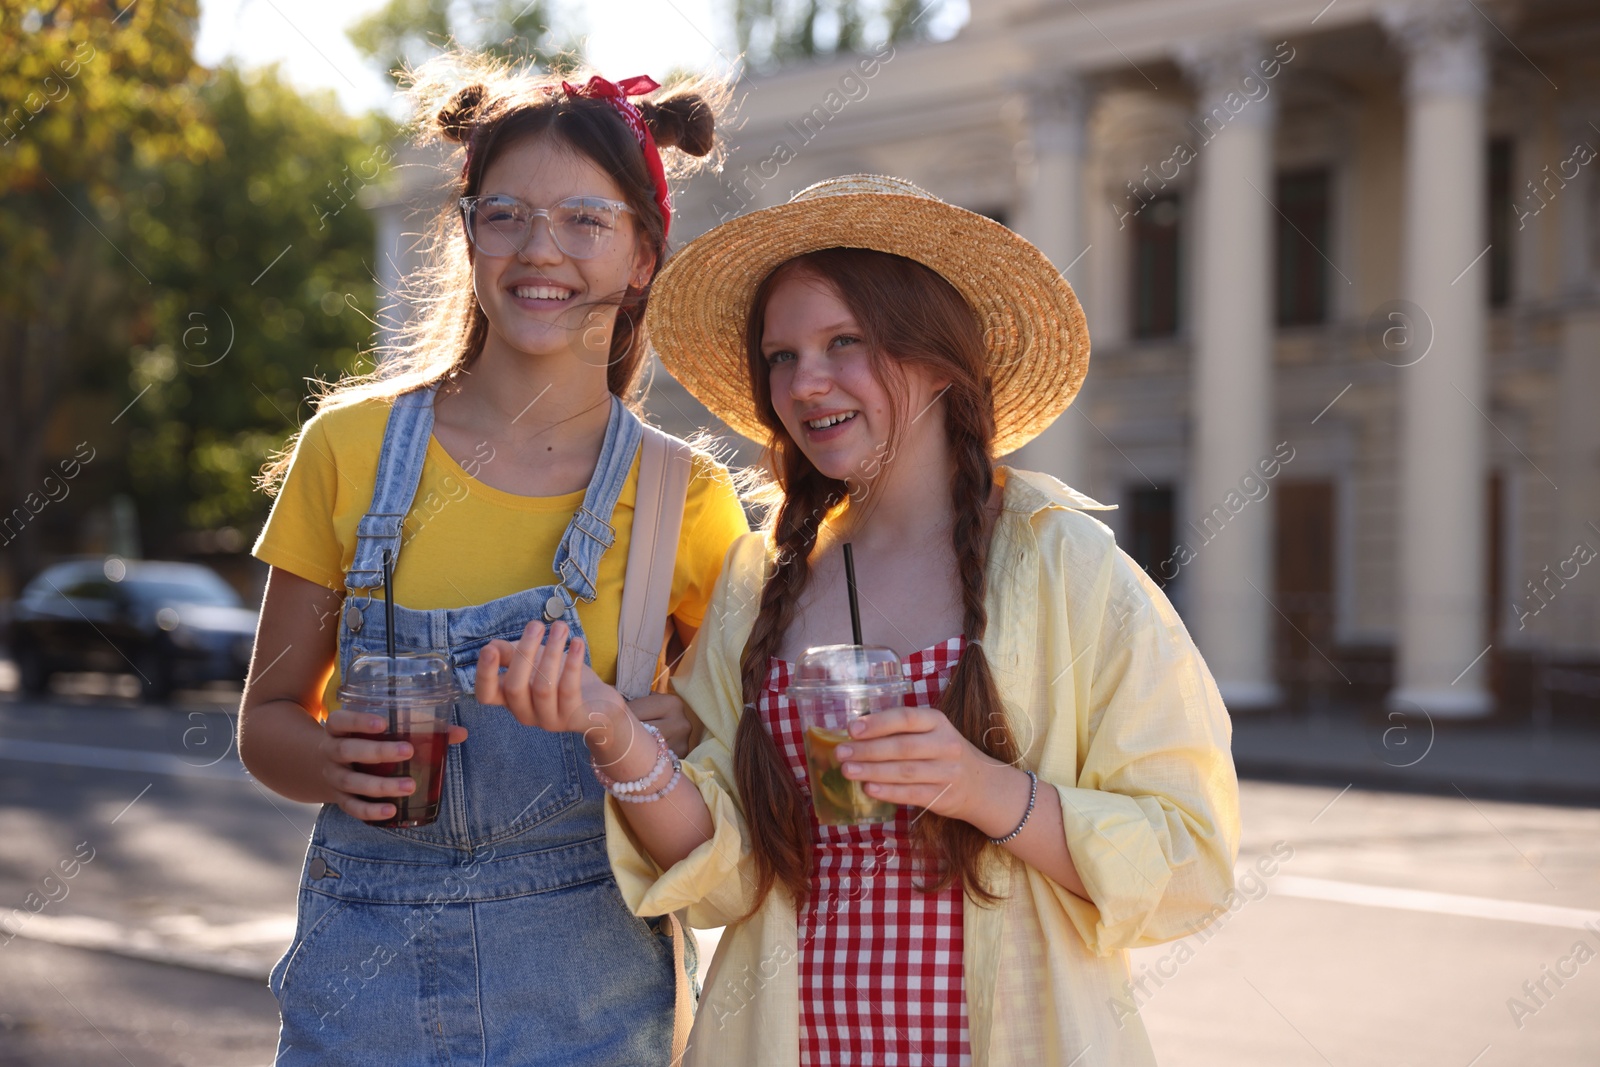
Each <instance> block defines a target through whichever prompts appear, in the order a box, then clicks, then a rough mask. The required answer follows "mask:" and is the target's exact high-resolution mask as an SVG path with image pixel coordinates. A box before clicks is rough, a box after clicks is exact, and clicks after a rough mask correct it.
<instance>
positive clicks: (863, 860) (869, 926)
mask: <svg viewBox="0 0 1600 1067" xmlns="http://www.w3.org/2000/svg"><path fill="white" fill-rule="evenodd" d="M964 646H965V638H964V637H959V636H958V637H952V638H950V639H949V640H946V641H944V642H942V643H940V644H937V645H934V646H933V647H931V648H926V649H923V650H922V651H920V652H915V653H913V654H912V655H911V656H910V657H909V658H907V659H906V661H905V663H904V664H902V670H903V671H904V672H905V675H906V680H907V681H908V682H910V683H911V691H910V692H909V693H907V694H906V697H905V702H906V704H907V705H910V706H913V707H917V706H920V707H931V706H933V705H935V704H937V703H938V701H939V697H940V695H941V693H942V692H943V690H944V686H945V685H946V684H947V683H948V682H949V680H950V672H951V671H952V670H954V669H955V665H956V661H957V660H958V659H960V657H961V650H962V648H963V647H964ZM792 668H793V664H791V663H789V662H787V661H784V660H779V659H776V658H774V659H772V660H771V662H770V664H769V671H768V674H767V685H766V688H765V689H764V690H763V691H762V694H761V701H760V705H759V709H760V712H761V717H762V721H763V722H764V723H765V724H766V727H767V729H768V730H769V731H770V732H771V733H772V736H773V738H774V739H775V740H776V741H777V743H778V750H779V751H780V752H782V753H783V757H784V759H785V760H787V761H788V764H789V769H790V770H791V771H793V772H794V776H795V779H796V781H798V782H799V784H800V789H801V791H802V792H803V793H805V795H806V798H807V801H808V802H809V800H810V795H811V790H810V787H809V782H808V780H807V778H806V761H805V744H804V741H803V740H802V737H801V730H800V718H799V715H798V714H797V713H796V711H795V706H794V702H793V701H791V700H790V699H789V698H788V696H787V695H786V694H787V692H788V689H789V680H790V671H791V670H792ZM917 810H919V809H913V808H907V807H902V808H900V809H899V810H898V812H897V813H896V815H895V818H894V820H893V821H892V822H886V823H869V824H867V825H864V826H823V825H821V824H819V823H818V822H817V819H816V814H815V812H813V813H812V817H811V840H812V842H813V844H812V875H811V896H810V899H809V900H808V901H807V903H806V906H805V908H804V909H803V910H802V911H801V913H800V914H799V915H798V916H797V921H798V931H797V932H798V942H799V947H800V1067H833V1065H838V1064H862V1065H865V1064H871V1065H873V1067H897V1065H903V1067H958V1065H965V1064H968V1063H970V1062H971V1055H970V1051H969V1049H968V1043H967V995H966V985H965V981H964V977H963V974H964V972H963V969H962V960H961V954H962V918H961V889H960V887H959V886H951V887H950V888H949V889H947V890H945V891H944V892H942V893H936V894H929V893H921V892H918V891H917V889H916V888H915V886H914V885H913V882H914V881H916V880H917V879H916V872H915V869H914V865H913V862H912V855H911V853H910V851H909V845H910V841H911V821H912V819H913V818H914V817H915V815H916V812H917Z"/></svg>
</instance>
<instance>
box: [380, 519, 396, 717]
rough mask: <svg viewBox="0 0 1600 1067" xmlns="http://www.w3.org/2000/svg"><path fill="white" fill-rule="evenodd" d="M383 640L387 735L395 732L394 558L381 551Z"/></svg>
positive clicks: (385, 551) (385, 550) (388, 553)
mask: <svg viewBox="0 0 1600 1067" xmlns="http://www.w3.org/2000/svg"><path fill="white" fill-rule="evenodd" d="M383 639H384V644H385V645H386V646H387V647H388V650H389V734H390V736H391V737H392V736H393V735H394V733H395V732H396V723H395V718H394V704H395V691H394V667H395V664H394V557H393V556H392V555H391V554H390V552H389V550H388V549H387V548H386V549H384V550H383Z"/></svg>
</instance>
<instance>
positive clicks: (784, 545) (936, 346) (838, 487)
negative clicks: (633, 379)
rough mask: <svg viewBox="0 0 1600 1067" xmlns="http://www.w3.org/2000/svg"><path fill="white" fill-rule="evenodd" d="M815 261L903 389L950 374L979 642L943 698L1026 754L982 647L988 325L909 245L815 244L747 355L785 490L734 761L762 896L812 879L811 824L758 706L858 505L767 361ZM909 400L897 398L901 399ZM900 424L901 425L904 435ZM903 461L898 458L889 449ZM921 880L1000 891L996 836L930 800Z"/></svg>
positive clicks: (965, 721)
mask: <svg viewBox="0 0 1600 1067" xmlns="http://www.w3.org/2000/svg"><path fill="white" fill-rule="evenodd" d="M794 272H805V273H809V274H811V275H814V276H816V277H818V278H820V279H822V280H823V281H825V282H827V283H829V284H830V285H831V286H832V287H833V288H834V289H835V290H836V291H837V293H838V295H839V297H840V299H841V300H842V301H843V302H844V303H845V305H846V306H847V307H848V308H849V309H850V311H851V313H852V315H853V316H854V317H855V320H856V322H857V323H859V324H860V325H861V327H862V331H863V333H864V334H865V338H864V339H865V341H866V342H867V347H868V350H869V351H870V352H871V353H872V356H871V358H872V361H873V370H874V372H875V374H876V375H877V377H878V379H879V380H880V381H881V382H883V383H884V385H885V387H886V388H888V389H890V390H891V392H894V391H895V389H896V386H897V384H898V383H899V382H901V381H902V376H901V374H900V373H899V371H900V369H901V368H904V367H910V366H918V367H922V368H924V369H926V370H928V371H930V372H933V373H936V374H937V375H939V376H940V377H943V378H948V379H949V380H950V386H949V388H948V389H947V390H946V391H945V392H944V394H943V397H942V402H943V405H944V428H945V436H946V440H947V442H948V444H949V447H950V453H951V455H952V457H953V459H954V469H953V471H952V472H951V485H950V489H951V494H950V495H951V503H952V507H953V510H954V515H953V519H954V522H953V525H952V530H951V541H952V545H951V547H952V548H953V550H954V555H955V559H956V575H955V577H956V579H957V580H958V582H959V584H960V589H961V607H962V627H963V632H964V633H965V635H966V638H967V641H966V644H965V647H964V649H963V651H962V654H961V658H960V660H958V661H957V663H956V667H955V670H954V672H953V673H952V675H951V678H950V683H949V685H948V686H946V688H945V690H944V693H943V695H942V697H941V699H940V701H939V708H940V710H941V711H943V712H944V714H945V715H946V716H947V717H948V718H949V719H950V721H951V722H952V723H953V724H954V725H955V727H956V729H957V730H958V731H959V732H960V733H961V735H962V736H963V737H965V738H966V739H967V740H968V741H970V742H971V743H972V744H973V745H974V746H975V747H977V748H978V749H979V750H980V751H983V752H985V753H987V754H988V755H989V756H991V757H993V758H994V759H996V760H1000V761H1002V762H1008V763H1009V762H1014V761H1015V760H1016V759H1017V758H1018V757H1019V755H1020V752H1019V751H1018V746H1017V743H1016V741H1015V738H1014V737H1013V735H1012V732H1011V729H1010V727H1009V724H1008V723H1007V721H1006V716H1005V712H1004V709H1003V707H1002V705H1001V703H1000V694H999V691H998V689H997V688H996V686H995V682H994V676H993V674H992V673H991V671H990V668H989V661H988V658H987V657H986V656H985V654H984V649H983V637H984V634H985V632H986V630H987V628H988V622H989V618H988V609H987V607H986V603H985V593H986V564H987V561H988V551H989V533H990V529H989V524H988V522H987V514H988V502H989V499H990V496H991V494H992V493H993V490H994V484H995V480H994V461H993V443H994V432H995V427H994V401H993V394H992V390H991V386H990V381H989V377H988V372H987V361H986V349H985V345H984V339H983V330H982V327H981V326H980V324H979V322H978V319H977V317H976V316H975V315H974V314H973V312H972V310H971V308H970V307H969V305H968V304H967V303H966V302H965V301H964V300H963V299H962V298H961V296H960V294H959V293H957V292H956V290H955V288H954V287H953V286H951V285H950V283H949V282H947V281H946V280H945V279H944V278H942V277H940V276H939V275H938V274H937V273H936V272H934V271H933V270H931V269H929V268H928V267H925V266H923V265H922V264H920V263H917V262H915V261H913V260H910V259H906V258H905V257H902V256H896V255H892V254H890V253H887V252H876V251H870V250H867V249H859V248H829V249H824V250H822V251H819V252H811V253H808V254H806V255H803V256H800V257H798V258H796V259H793V260H790V261H789V262H787V263H785V264H784V265H783V266H781V267H779V268H778V269H777V270H776V271H774V272H773V273H772V274H771V275H769V276H768V277H767V278H766V279H765V280H763V282H762V284H761V285H760V287H759V288H758V289H757V290H756V295H755V299H754V301H753V306H752V308H751V312H750V318H749V322H748V325H747V330H746V356H747V359H748V363H749V373H750V380H751V383H752V388H753V389H754V390H755V394H756V400H757V409H758V411H759V412H760V415H761V419H762V422H763V423H764V424H765V425H766V427H767V429H768V432H769V439H768V450H769V453H770V455H771V457H772V466H773V469H774V473H775V481H776V483H777V488H778V489H781V491H782V498H781V502H780V503H778V504H777V505H776V506H775V509H774V511H773V512H772V513H771V514H770V516H769V524H768V525H769V530H770V535H771V537H772V539H773V541H774V543H775V545H776V548H777V552H776V558H775V560H774V562H773V565H772V568H771V570H770V572H769V574H768V575H767V577H766V581H765V584H764V585H763V587H762V592H761V601H760V607H759V610H758V613H757V615H756V620H755V624H754V626H753V627H752V629H751V631H750V637H749V639H748V640H747V641H746V643H745V647H744V652H743V654H742V656H741V659H740V676H741V681H742V686H743V699H744V710H743V713H742V715H741V717H740V720H739V727H738V732H737V734H736V736H735V740H734V772H735V779H736V785H737V787H738V790H739V796H740V799H741V801H742V802H743V804H744V810H745V816H746V819H747V822H748V824H749V827H750V834H751V838H752V841H751V844H752V852H753V855H754V860H755V867H756V876H757V877H756V891H757V892H756V900H757V904H756V906H757V907H759V906H760V902H761V901H763V900H765V898H766V896H767V894H768V893H769V892H771V891H772V889H773V887H774V886H776V885H781V886H782V887H783V888H784V889H786V890H788V891H789V893H790V894H791V895H792V896H793V897H794V899H795V900H796V902H797V903H798V902H800V901H803V900H804V899H805V898H806V896H807V895H808V894H809V890H810V879H811V870H810V862H811V861H810V856H811V823H810V818H809V815H808V806H807V804H806V801H805V797H804V795H803V794H802V793H801V792H800V787H799V785H798V784H797V783H796V782H795V779H794V775H793V774H792V773H791V772H790V770H789V768H788V767H787V765H786V764H785V762H784V759H783V756H782V754H781V753H780V752H779V751H778V746H777V744H776V742H775V741H774V740H773V738H772V735H771V734H770V733H769V732H768V731H767V729H766V727H765V726H764V725H763V723H762V722H761V717H760V714H759V712H758V711H757V710H756V709H757V704H758V701H759V699H760V696H761V692H762V689H763V687H764V686H765V685H766V680H767V674H768V666H769V663H770V658H771V657H772V656H775V655H776V654H777V652H778V649H779V648H780V647H781V645H782V642H783V637H784V634H785V632H786V631H787V630H788V628H789V626H790V624H791V623H792V622H793V621H794V614H795V609H796V606H797V605H798V603H799V601H800V594H801V592H802V591H803V590H804V589H805V587H806V583H807V581H808V579H809V577H810V558H811V553H812V551H813V549H815V547H816V544H817V537H818V532H819V529H820V527H821V525H822V523H823V522H824V521H825V520H826V518H827V517H828V516H829V515H830V514H832V513H833V512H834V511H835V510H836V509H838V508H839V507H841V506H846V499H847V497H848V495H849V487H848V486H847V485H846V483H844V482H842V481H838V480H835V479H832V478H829V477H828V476H826V475H824V474H823V473H822V472H821V471H819V470H818V469H817V468H816V467H815V466H813V465H812V464H811V462H810V460H808V459H807V458H806V457H805V454H804V453H803V452H802V451H801V450H800V448H799V446H798V445H796V443H795V442H794V440H793V438H791V437H790V436H789V434H788V432H787V431H786V430H785V429H784V428H783V424H782V423H781V422H780V421H779V419H778V416H777V412H776V410H775V408H774V407H773V403H772V394H771V390H770V387H769V384H768V379H767V373H768V368H767V364H766V361H765V359H763V358H762V354H761V334H762V328H763V325H764V319H765V314H766V306H767V303H768V301H769V300H770V299H771V296H772V293H773V291H774V289H776V287H777V283H778V281H780V280H781V279H782V278H783V277H785V276H787V275H789V274H791V273H794ZM895 408H896V410H898V408H899V405H898V404H897V405H895ZM898 434H899V427H898V426H897V425H896V426H892V427H891V435H890V443H891V451H890V455H891V457H892V455H893V449H892V445H893V444H894V443H895V441H896V440H897V438H898ZM890 462H892V458H891V460H890ZM912 844H913V849H914V851H915V852H916V854H917V857H918V862H919V866H920V867H921V870H922V872H923V879H922V882H921V884H920V885H919V887H918V888H920V889H922V890H923V891H925V892H939V891H942V890H944V889H946V888H947V887H949V886H950V885H951V884H952V883H953V882H959V883H960V884H961V886H962V888H963V890H964V891H965V892H966V893H967V894H968V895H969V896H971V897H972V898H973V899H974V900H976V901H979V902H980V903H993V902H994V901H995V900H996V897H995V895H994V894H993V893H992V892H990V891H989V889H988V888H987V887H986V886H985V885H984V884H983V881H982V879H981V876H980V866H981V862H982V859H983V854H984V850H985V848H986V847H987V846H988V840H987V838H986V837H985V836H984V835H983V833H982V832H981V831H979V830H978V829H977V828H976V827H974V826H972V825H970V824H968V823H966V822H962V821H961V820H959V819H949V818H945V817H944V816H940V815H937V814H934V813H933V812H927V813H925V814H924V815H922V816H921V817H919V818H918V819H917V820H916V822H915V824H914V827H913V831H912Z"/></svg>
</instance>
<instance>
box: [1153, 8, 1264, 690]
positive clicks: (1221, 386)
mask: <svg viewBox="0 0 1600 1067" xmlns="http://www.w3.org/2000/svg"><path fill="white" fill-rule="evenodd" d="M1264 58H1265V54H1264V50H1263V49H1262V46H1261V43H1260V41H1259V40H1257V39H1254V38H1248V37H1244V38H1241V37H1232V38H1225V39H1217V40H1212V41H1207V42H1201V43H1198V44H1196V45H1194V46H1191V47H1188V48H1186V49H1184V50H1183V51H1182V52H1181V53H1180V56H1179V59H1180V61H1181V62H1182V64H1183V66H1184V68H1185V70H1186V71H1187V72H1188V73H1189V76H1190V78H1191V79H1192V80H1193V81H1194V82H1195V84H1196V89H1197V100H1198V105H1199V106H1198V110H1197V115H1196V119H1195V122H1194V124H1193V126H1194V132H1195V134H1196V137H1195V140H1194V141H1193V142H1192V143H1193V144H1194V145H1195V148H1196V151H1197V154H1198V161H1197V165H1198V171H1197V174H1196V178H1197V182H1198V187H1197V190H1196V194H1197V195H1196V200H1197V204H1196V207H1197V208H1198V210H1197V211H1194V212H1193V213H1192V214H1189V213H1186V214H1189V217H1191V218H1195V219H1196V222H1197V227H1198V233H1196V234H1195V237H1194V240H1195V241H1196V242H1197V244H1196V246H1195V249H1194V251H1195V254H1194V255H1193V256H1192V257H1190V259H1189V262H1191V263H1193V264H1195V272H1194V274H1195V276H1194V278H1193V280H1192V283H1191V284H1190V285H1189V287H1188V289H1189V292H1190V294H1191V299H1190V305H1189V310H1190V312H1191V321H1193V322H1194V324H1195V326H1194V333H1193V337H1194V348H1193V391H1192V398H1193V399H1192V403H1193V410H1192V412H1191V415H1190V424H1191V427H1192V436H1191V439H1190V477H1189V484H1188V486H1187V492H1186V496H1185V500H1184V502H1183V504H1182V509H1183V510H1182V511H1180V513H1179V514H1180V515H1184V516H1187V517H1188V520H1189V521H1188V523H1187V525H1186V526H1183V527H1180V528H1179V530H1178V531H1177V533H1178V538H1179V539H1180V540H1182V541H1185V542H1186V543H1188V544H1189V545H1190V546H1192V547H1193V548H1194V550H1195V558H1194V560H1193V562H1192V563H1190V564H1189V566H1188V568H1187V570H1188V572H1189V573H1188V574H1187V575H1186V576H1185V578H1184V579H1183V580H1185V581H1188V582H1189V583H1190V586H1189V591H1188V593H1187V594H1186V595H1187V598H1188V603H1189V609H1190V610H1189V612H1188V615H1189V621H1190V624H1191V625H1190V628H1191V629H1192V630H1193V631H1194V636H1195V640H1196V642H1197V643H1198V644H1199V646H1200V649H1201V651H1202V652H1203V653H1204V654H1205V657H1206V663H1207V664H1208V665H1209V666H1210V668H1211V673H1212V674H1213V676H1215V678H1216V680H1217V687H1218V688H1219V689H1220V690H1221V692H1222V696H1223V699H1224V700H1226V701H1227V704H1228V707H1229V708H1230V709H1232V710H1234V711H1246V710H1252V709H1259V708H1264V707H1270V706H1271V705H1273V704H1276V703H1277V702H1278V700H1279V698H1280V693H1279V690H1278V685H1277V682H1276V680H1275V679H1274V676H1273V666H1272V638H1273V619H1275V618H1276V613H1275V612H1274V611H1273V608H1272V604H1271V602H1270V601H1269V599H1268V598H1270V597H1271V596H1272V595H1273V584H1272V582H1273V572H1272V533H1273V521H1272V513H1273V507H1272V504H1271V503H1270V502H1269V501H1260V502H1252V501H1248V498H1247V497H1246V496H1244V495H1243V494H1242V493H1241V490H1240V481H1241V480H1242V479H1244V478H1245V477H1246V476H1247V475H1254V476H1255V478H1256V479H1257V480H1259V479H1260V474H1261V471H1260V470H1259V469H1258V467H1257V464H1259V463H1261V462H1262V461H1270V460H1272V456H1273V445H1274V444H1275V442H1274V441H1273V440H1272V438H1271V434H1272V426H1273V392H1272V342H1273V318H1272V317H1273V303H1272V299H1273V292H1274V289H1273V284H1272V235H1273V225H1272V220H1273V218H1274V217H1275V216H1274V214H1273V209H1272V205H1271V203H1270V201H1269V200H1268V199H1267V198H1268V197H1270V196H1272V195H1273V164H1272V147H1273V131H1274V128H1275V126H1276V119H1277V101H1278V94H1279V93H1280V92H1281V91H1282V85H1281V83H1279V84H1274V85H1272V86H1271V90H1272V91H1271V92H1269V93H1268V94H1267V95H1266V96H1264V97H1263V96H1261V86H1262V85H1263V84H1266V83H1265V82H1264V80H1263V78H1262V74H1261V68H1260V65H1259V64H1260V63H1261V62H1262V60H1263V59H1264ZM1252 96H1253V97H1255V99H1252V98H1251V97H1252ZM1250 484H1251V485H1252V486H1253V485H1255V484H1257V482H1256V481H1252V482H1251V483H1250Z"/></svg>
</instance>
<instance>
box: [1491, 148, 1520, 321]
mask: <svg viewBox="0 0 1600 1067" xmlns="http://www.w3.org/2000/svg"><path fill="white" fill-rule="evenodd" d="M1511 162H1512V153H1511V138H1509V137H1496V138H1495V139H1494V140H1492V141H1490V142H1489V168H1488V170H1489V174H1488V177H1489V236H1488V241H1489V306H1490V307H1505V306H1506V305H1507V304H1509V303H1510V302H1511V233H1512V231H1511V217H1512V214H1513V213H1514V207H1513V204H1512V196H1511Z"/></svg>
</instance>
